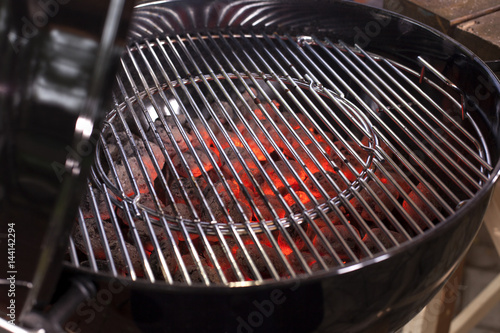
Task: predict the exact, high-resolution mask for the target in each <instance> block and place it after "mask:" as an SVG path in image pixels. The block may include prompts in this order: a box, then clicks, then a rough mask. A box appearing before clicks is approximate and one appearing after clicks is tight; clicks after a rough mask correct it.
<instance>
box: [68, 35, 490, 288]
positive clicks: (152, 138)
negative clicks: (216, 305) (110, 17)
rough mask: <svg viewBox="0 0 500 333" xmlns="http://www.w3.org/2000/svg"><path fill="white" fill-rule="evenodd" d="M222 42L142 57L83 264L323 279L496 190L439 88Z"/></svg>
mask: <svg viewBox="0 0 500 333" xmlns="http://www.w3.org/2000/svg"><path fill="white" fill-rule="evenodd" d="M216 37H217V38H214V37H213V36H210V35H208V36H196V38H192V37H190V36H187V37H185V38H184V39H178V40H171V39H168V40H164V41H160V40H157V41H156V42H155V43H148V44H144V45H136V46H135V47H134V48H130V49H128V53H127V54H126V55H125V56H124V57H123V60H122V69H121V73H120V74H119V76H118V89H117V92H116V94H115V109H114V110H113V111H112V112H111V113H110V114H109V116H108V120H107V122H106V124H105V127H104V129H103V132H102V134H101V138H100V139H101V140H100V142H99V145H98V147H97V148H98V149H97V161H96V165H95V167H94V170H93V174H92V179H91V180H90V181H89V195H88V196H87V198H86V200H85V202H84V203H83V204H82V207H81V210H80V217H79V228H77V229H76V230H75V232H74V234H73V238H72V241H71V249H70V255H71V260H72V262H73V263H74V264H76V265H82V266H85V265H88V266H90V268H91V269H93V270H96V271H97V270H99V271H109V272H111V273H112V274H114V275H119V274H124V275H127V276H130V277H131V278H133V279H135V278H137V277H138V276H143V277H145V278H147V279H149V280H150V281H155V280H165V281H167V282H168V283H174V282H181V283H188V284H191V283H204V284H206V285H210V284H212V283H222V284H228V283H237V282H245V281H250V280H251V281H262V280H266V279H272V280H280V279H283V278H290V277H295V276H297V275H299V274H313V273H314V272H316V271H322V270H326V269H330V268H335V267H342V266H345V265H349V264H352V263H357V262H359V261H360V260H363V259H365V258H372V257H374V256H376V255H377V254H379V253H384V252H386V251H387V250H388V249H390V248H391V247H394V246H398V245H399V244H401V243H404V242H405V241H407V240H410V239H411V238H412V237H415V236H416V235H419V234H421V233H423V232H425V230H426V229H428V228H433V227H434V226H435V224H436V223H439V222H440V221H442V220H444V219H445V218H446V216H448V215H450V214H452V213H453V212H454V211H455V210H456V209H457V207H459V206H460V204H461V203H462V202H463V201H464V200H467V199H468V198H470V197H472V195H473V193H474V192H475V191H477V190H478V189H479V188H480V187H481V183H482V182H483V181H485V180H486V179H487V172H488V171H489V170H491V167H490V166H489V165H488V163H486V162H485V159H487V158H488V154H487V152H486V151H483V148H482V147H481V138H476V137H475V136H476V135H475V134H474V125H473V124H474V121H473V119H472V118H467V119H465V120H462V119H460V118H458V119H457V117H456V115H460V114H461V105H460V103H459V102H457V100H460V98H459V97H457V96H452V95H451V94H450V93H449V92H447V91H446V90H445V89H443V88H441V86H440V85H439V84H438V83H435V82H431V81H429V80H428V79H427V78H423V79H424V80H423V83H421V84H418V82H419V79H421V78H420V77H419V75H418V73H414V72H411V71H410V70H408V69H406V68H404V67H402V66H398V65H395V64H392V63H389V62H388V61H385V60H380V59H378V58H376V57H371V56H369V55H367V54H365V53H364V52H363V51H362V50H356V51H354V50H352V49H350V48H348V47H346V46H343V45H335V44H332V43H331V42H329V41H319V40H314V39H313V38H311V39H306V40H307V42H304V38H299V39H295V38H291V37H289V36H242V35H240V36H229V37H227V36H216ZM225 37H227V38H225ZM226 39H227V40H226ZM297 41H298V42H297ZM268 44H269V45H270V46H268ZM242 45H245V48H243V47H242ZM212 50H213V51H212ZM325 60H328V61H325ZM304 61H306V62H307V66H306V65H304V63H303V62H304ZM346 65H347V66H348V67H346ZM247 66H248V67H249V68H247ZM216 69H217V70H216ZM287 70H289V71H290V72H287ZM405 71H407V72H408V73H403V72H405ZM388 72H390V73H391V74H389V73H388ZM214 73H217V74H214ZM256 73H257V74H256ZM365 73H366V74H365ZM123 78H126V79H125V80H124V79H123ZM408 90H411V92H408ZM428 94H438V95H439V96H441V98H443V97H442V96H444V99H445V100H446V101H447V103H448V104H449V106H441V105H436V103H435V102H433V100H432V98H431V97H429V95H428ZM415 95H419V99H418V100H417V99H416V98H415ZM116 96H121V97H116ZM471 124H472V125H471ZM455 132H457V133H458V134H456V133H455ZM415 165H418V166H419V168H418V169H417V168H415ZM82 258H83V260H82ZM82 261H83V262H82Z"/></svg>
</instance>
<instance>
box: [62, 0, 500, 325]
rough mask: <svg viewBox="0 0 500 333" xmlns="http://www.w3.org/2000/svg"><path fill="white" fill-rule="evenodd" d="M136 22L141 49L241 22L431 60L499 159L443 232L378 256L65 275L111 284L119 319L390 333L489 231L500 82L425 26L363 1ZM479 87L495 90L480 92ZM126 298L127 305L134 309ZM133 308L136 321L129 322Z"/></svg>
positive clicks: (168, 6) (278, 5)
mask: <svg viewBox="0 0 500 333" xmlns="http://www.w3.org/2000/svg"><path fill="white" fill-rule="evenodd" d="M346 18H348V19H346ZM134 27H135V28H133V29H132V31H131V34H130V41H131V44H130V45H133V42H135V41H142V40H145V39H146V40H154V39H155V38H157V37H159V36H165V35H167V36H168V35H171V36H174V35H175V34H177V33H191V34H195V33H198V32H206V31H208V32H215V33H217V32H218V31H223V32H232V31H236V30H237V31H243V32H248V31H250V32H252V31H257V32H258V33H270V34H272V33H274V32H277V33H278V34H289V35H292V36H302V35H305V36H308V35H312V34H314V35H316V36H318V38H325V37H327V38H328V39H329V40H335V41H336V40H339V39H341V40H342V41H344V42H345V43H346V44H347V45H355V44H358V45H360V46H361V47H362V48H363V49H364V50H365V51H367V52H370V53H374V54H377V55H380V56H383V57H385V58H388V59H390V60H393V61H395V62H397V63H399V64H402V65H404V66H408V67H409V68H414V69H420V68H421V64H419V63H418V58H419V57H422V58H425V59H428V60H430V61H432V64H433V66H434V68H436V69H437V71H438V72H439V73H442V74H443V75H444V76H445V77H447V78H448V79H449V80H450V81H451V82H453V83H455V84H457V85H458V87H459V89H460V90H461V91H462V93H463V97H464V108H465V110H466V111H467V112H469V113H470V114H472V115H473V117H474V119H475V124H476V128H477V131H478V132H479V133H481V135H482V136H483V140H482V143H484V144H485V145H486V147H487V151H488V152H489V154H488V158H489V159H490V163H491V165H492V166H494V167H493V168H492V170H491V171H490V172H489V178H488V180H487V181H486V182H484V183H481V188H480V189H479V190H478V191H477V192H476V193H475V194H474V196H473V197H471V198H470V199H468V200H467V201H466V202H463V203H461V204H460V207H459V208H457V211H456V212H455V213H453V214H451V215H450V216H448V217H446V218H445V219H444V220H443V221H441V222H439V223H438V224H437V225H436V226H435V227H434V228H432V229H429V230H427V231H425V232H423V233H422V234H419V235H415V236H414V237H412V239H411V240H409V241H407V242H404V243H403V244H400V245H398V246H395V247H393V248H391V249H388V250H387V251H383V252H382V253H379V254H378V255H375V256H373V257H372V258H364V259H361V260H359V261H355V262H354V263H351V264H347V265H340V266H339V267H334V268H330V269H327V270H324V271H320V272H316V273H314V274H309V275H305V276H297V277H294V278H292V279H284V280H280V281H274V280H272V279H271V280H262V281H259V282H258V283H253V282H248V283H245V282H242V283H238V284H229V285H222V286H221V285H184V284H180V285H178V284H173V285H169V284H168V283H167V284H165V283H162V282H155V283H151V282H150V281H145V280H141V279H139V280H137V281H132V280H133V279H130V278H122V277H117V276H115V277H113V276H111V275H109V274H106V273H102V272H100V273H97V272H90V271H89V270H87V269H84V268H79V267H74V265H72V264H67V265H66V269H65V273H64V274H65V277H68V276H69V277H71V276H73V275H78V276H82V275H83V276H86V277H88V278H89V279H91V280H92V281H94V282H95V283H96V284H97V285H98V286H99V289H98V290H99V291H98V293H97V297H99V292H101V295H104V293H106V294H110V295H112V297H111V298H110V299H109V302H108V301H106V303H110V304H109V306H108V307H106V308H105V309H104V310H103V311H102V312H100V313H99V314H101V313H102V314H106V315H105V316H103V318H104V317H106V316H108V315H109V316H118V317H119V318H120V322H121V323H124V325H127V327H128V328H129V329H136V330H137V331H141V330H144V331H150V330H152V329H154V330H158V331H175V332H182V331H186V332H189V331H192V332H199V331H207V332H212V331H213V332H223V331H249V332H252V331H263V332H265V331H276V332H277V331H282V332H313V331H316V332H358V331H370V332H378V331H380V332H387V331H393V330H395V329H397V328H399V327H401V326H402V325H403V324H404V323H405V322H407V321H408V320H409V319H410V318H411V317H412V316H414V315H415V314H416V313H418V311H419V310H420V309H421V308H422V307H423V306H425V304H426V303H427V302H428V301H429V300H430V299H431V298H432V296H433V295H434V294H435V293H436V292H437V291H438V290H439V288H440V287H441V286H442V285H443V284H444V282H445V281H446V279H447V278H448V277H449V276H450V274H451V273H452V271H453V270H454V268H455V267H456V265H457V263H458V262H459V261H460V259H461V258H462V257H463V255H464V253H465V252H466V250H467V249H468V247H469V245H470V243H471V241H472V239H473V238H474V236H475V234H476V232H477V230H478V229H479V226H480V224H481V220H482V216H483V214H484V211H485V210H486V207H487V204H488V200H489V197H490V194H491V191H492V188H493V184H494V180H495V178H496V175H497V173H498V166H495V165H496V164H497V163H496V161H497V159H498V145H497V143H498V122H497V121H496V115H497V113H498V111H500V108H499V107H500V104H499V102H500V101H499V99H498V92H499V83H498V81H497V80H496V78H494V75H493V74H492V73H491V71H489V69H488V68H487V67H486V66H485V65H484V64H483V63H482V62H481V61H480V60H479V59H478V58H477V57H475V56H474V55H473V54H471V53H470V52H469V51H468V50H466V49H465V48H464V47H462V46H461V45H459V44H457V43H456V42H454V41H453V40H451V39H449V38H448V37H446V36H443V35H441V34H439V33H437V32H436V31H434V30H432V29H430V28H427V27H424V26H422V25H420V24H419V23H417V22H414V21H411V20H409V19H407V18H404V17H401V16H398V15H397V14H393V13H389V12H386V11H383V10H379V9H374V8H370V7H365V6H360V5H356V4H351V3H337V2H333V3H332V2H327V1H325V2H315V3H314V5H312V4H311V3H304V2H286V3H285V2H280V1H276V2H274V1H271V2H258V1H255V2H254V1H251V2H243V3H230V2H222V1H220V2H219V1H217V2H210V3H206V2H196V1H192V2H185V1H183V2H176V1H171V2H154V3H151V4H146V5H141V6H139V7H138V8H137V11H136V19H135V26H134ZM431 75H432V74H431ZM435 80H437V81H439V79H435ZM485 82H487V84H485ZM478 89H479V90H481V91H482V92H484V91H487V94H481V95H478V93H477V92H478V91H479V90H478ZM443 101H444V99H443V100H437V103H440V102H443ZM114 290H116V291H117V292H113V291H114ZM107 291H109V293H108V292H107ZM97 299H99V298H97ZM123 302H125V303H123ZM120 304H121V305H122V306H123V304H126V306H125V307H126V311H124V310H123V308H122V309H121V310H120V308H119V307H120ZM151 307H154V308H155V310H154V311H151V310H150V308H151ZM124 312H127V313H128V314H129V315H130V317H127V318H126V319H125V317H126V316H123V313H124ZM122 317H123V318H122ZM100 318H101V317H100V316H99V317H98V319H96V318H95V317H94V316H93V317H92V320H89V319H90V317H88V316H85V315H82V312H81V311H80V313H77V314H75V316H73V318H71V321H74V322H76V323H78V324H79V325H81V327H87V328H90V327H93V325H96V326H98V327H101V328H102V327H106V323H105V322H104V321H102V320H100ZM187 323H190V324H189V325H188V324H187ZM115 325H116V323H113V327H114V328H116V326H115Z"/></svg>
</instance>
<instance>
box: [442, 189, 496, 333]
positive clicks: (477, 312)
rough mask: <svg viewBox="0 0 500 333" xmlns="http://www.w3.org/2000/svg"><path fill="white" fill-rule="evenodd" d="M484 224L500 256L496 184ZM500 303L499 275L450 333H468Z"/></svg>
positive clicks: (467, 308) (457, 320)
mask: <svg viewBox="0 0 500 333" xmlns="http://www.w3.org/2000/svg"><path fill="white" fill-rule="evenodd" d="M484 224H485V226H486V228H487V230H488V232H489V234H490V236H491V239H492V241H493V244H494V245H495V248H496V250H497V252H498V254H499V255H500V184H499V183H498V182H497V184H496V187H495V189H494V191H493V195H492V198H491V202H490V205H489V206H488V210H487V211H486V214H485V216H484ZM499 302H500V274H499V275H498V276H497V277H496V278H494V279H493V281H491V282H490V284H489V285H488V286H486V288H484V290H483V291H482V292H481V293H480V294H479V295H478V296H476V298H475V299H473V300H472V301H471V302H470V304H469V305H468V306H467V307H466V308H464V309H463V310H462V311H461V312H460V313H459V314H458V315H457V316H456V317H455V319H454V320H453V321H452V324H451V329H450V333H466V332H469V331H470V330H471V329H472V328H473V327H474V326H476V324H477V323H478V322H479V321H481V319H483V318H484V316H486V315H487V314H488V313H489V312H490V310H491V309H492V308H493V307H494V306H495V305H496V304H498V303H499Z"/></svg>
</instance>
